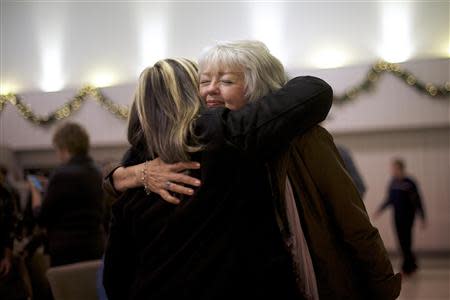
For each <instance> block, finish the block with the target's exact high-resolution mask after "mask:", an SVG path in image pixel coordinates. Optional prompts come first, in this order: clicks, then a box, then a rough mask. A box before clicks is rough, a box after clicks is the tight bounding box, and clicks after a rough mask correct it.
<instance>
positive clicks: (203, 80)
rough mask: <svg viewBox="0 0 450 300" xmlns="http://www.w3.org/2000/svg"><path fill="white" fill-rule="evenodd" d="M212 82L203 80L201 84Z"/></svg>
mask: <svg viewBox="0 0 450 300" xmlns="http://www.w3.org/2000/svg"><path fill="white" fill-rule="evenodd" d="M210 82H211V80H201V81H200V84H209V83H210Z"/></svg>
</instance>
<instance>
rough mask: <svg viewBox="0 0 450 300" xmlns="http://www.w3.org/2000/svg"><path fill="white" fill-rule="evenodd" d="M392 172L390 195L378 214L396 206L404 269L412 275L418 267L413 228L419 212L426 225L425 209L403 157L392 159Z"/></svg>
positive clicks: (396, 225) (395, 219) (395, 213)
mask: <svg viewBox="0 0 450 300" xmlns="http://www.w3.org/2000/svg"><path fill="white" fill-rule="evenodd" d="M391 172H392V180H391V182H390V183H389V190H388V195H387V197H386V200H385V202H384V203H383V204H382V205H381V207H380V208H379V210H378V211H377V214H376V215H377V216H378V215H380V214H381V213H382V212H383V211H384V210H385V209H386V208H388V207H390V206H392V207H393V208H394V223H395V229H396V233H397V238H398V243H399V245H400V249H401V253H402V256H403V263H402V271H403V273H404V274H405V275H411V274H413V273H414V272H416V270H417V268H418V267H417V262H416V256H415V255H414V252H413V251H412V229H413V226H414V220H415V217H416V215H417V214H419V216H420V217H421V219H422V225H423V227H425V224H426V223H425V222H426V221H425V220H426V219H425V210H424V208H423V204H422V197H421V196H420V192H419V188H418V186H417V184H416V182H415V181H414V180H413V179H412V178H411V177H409V176H406V174H405V163H404V161H403V160H402V159H395V160H393V161H392V165H391Z"/></svg>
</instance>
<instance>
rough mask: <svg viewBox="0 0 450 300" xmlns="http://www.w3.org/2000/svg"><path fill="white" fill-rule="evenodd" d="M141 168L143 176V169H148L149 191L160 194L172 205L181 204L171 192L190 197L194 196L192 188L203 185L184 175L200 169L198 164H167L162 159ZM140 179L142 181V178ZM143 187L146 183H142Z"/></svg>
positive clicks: (147, 183)
mask: <svg viewBox="0 0 450 300" xmlns="http://www.w3.org/2000/svg"><path fill="white" fill-rule="evenodd" d="M140 166H141V174H142V168H146V176H145V182H146V185H147V188H148V190H150V191H151V192H153V193H157V194H159V195H160V196H161V197H162V198H163V199H164V200H165V201H167V202H169V203H172V204H179V203H180V199H178V198H176V197H175V196H173V195H172V194H171V193H170V192H173V193H178V194H183V195H188V196H190V195H192V194H194V190H193V189H192V188H191V187H199V186H200V184H201V182H200V180H198V179H197V178H194V177H191V176H189V175H186V174H183V172H184V171H187V170H193V169H199V168H200V164H199V163H198V162H179V163H174V164H166V163H164V162H163V161H162V160H161V159H159V158H156V159H154V160H151V161H149V162H147V163H143V164H141V165H140ZM140 178H141V180H142V177H140ZM142 185H144V182H142ZM189 186H191V187H189Z"/></svg>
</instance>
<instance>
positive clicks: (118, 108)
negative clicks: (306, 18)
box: [0, 61, 450, 125]
mask: <svg viewBox="0 0 450 300" xmlns="http://www.w3.org/2000/svg"><path fill="white" fill-rule="evenodd" d="M387 73H390V74H392V75H394V76H396V77H398V78H400V79H401V80H403V81H404V82H405V83H406V84H407V85H409V86H411V87H414V88H415V89H416V90H418V91H419V92H421V93H423V94H425V95H427V96H429V97H431V98H447V97H448V96H450V82H446V83H445V85H443V86H439V85H434V84H425V83H424V82H422V81H420V80H418V79H417V78H416V77H415V76H414V75H413V74H412V73H410V72H408V71H406V70H403V69H401V68H400V66H399V65H397V64H392V63H388V62H385V61H380V62H378V63H376V64H374V65H373V66H372V68H371V69H370V70H369V72H368V73H367V75H366V78H365V80H364V81H363V82H361V83H360V84H358V85H357V86H354V87H352V88H350V89H348V90H347V91H346V92H345V93H344V94H343V95H340V96H335V98H334V103H337V104H341V103H346V102H349V101H351V100H354V99H355V98H356V97H357V96H359V95H360V94H361V93H363V92H366V91H369V90H371V89H373V88H374V87H375V84H376V83H377V82H378V80H379V79H380V77H381V76H382V75H383V74H387ZM89 96H92V97H93V98H94V100H95V101H97V102H98V103H99V104H100V105H102V106H103V107H104V108H105V109H107V110H108V111H109V112H111V113H112V114H114V115H115V116H116V117H118V118H120V119H127V117H128V107H127V106H124V105H120V104H117V103H115V102H113V101H111V100H109V99H107V98H106V97H105V96H104V95H103V94H102V93H101V91H100V89H98V88H95V87H92V86H85V87H83V88H82V89H81V90H79V91H78V93H77V94H76V95H75V96H74V97H73V99H71V100H69V101H68V102H67V103H65V104H63V105H62V106H61V107H59V108H58V109H57V110H55V111H54V112H52V113H50V114H48V115H47V116H39V115H36V114H35V113H34V112H33V110H32V109H31V108H30V106H29V105H27V104H25V103H23V102H22V100H21V99H20V97H19V96H18V95H15V94H8V95H1V96H0V112H2V111H3V109H4V107H5V105H6V104H7V103H10V104H12V105H14V106H15V107H16V108H17V110H18V111H19V113H20V114H21V115H22V116H23V118H24V119H26V120H28V121H30V122H32V123H34V124H36V125H50V124H52V123H54V122H55V121H58V120H62V119H64V118H67V117H69V116H70V115H72V114H73V113H74V112H76V111H77V110H79V109H80V107H81V105H82V104H83V103H84V102H85V101H86V99H87V98H88V97H89Z"/></svg>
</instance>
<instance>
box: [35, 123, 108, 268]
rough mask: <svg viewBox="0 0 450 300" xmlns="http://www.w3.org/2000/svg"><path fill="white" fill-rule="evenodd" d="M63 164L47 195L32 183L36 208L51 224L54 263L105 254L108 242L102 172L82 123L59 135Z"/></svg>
mask: <svg viewBox="0 0 450 300" xmlns="http://www.w3.org/2000/svg"><path fill="white" fill-rule="evenodd" d="M53 144H54V146H55V150H56V153H57V156H58V158H59V160H60V162H61V163H62V164H61V165H60V166H59V167H57V168H56V169H55V170H54V172H53V173H52V175H51V176H50V178H49V180H48V185H47V187H46V189H45V192H44V195H43V197H42V196H41V193H40V192H39V190H38V189H37V187H36V185H34V184H32V185H31V187H32V188H31V190H32V205H33V212H34V213H35V215H36V216H37V217H38V222H39V223H40V225H41V226H42V227H44V228H45V229H46V232H47V237H48V244H49V254H50V259H51V266H59V265H65V264H71V263H76V262H80V261H87V260H95V259H100V258H101V256H102V254H103V250H104V242H105V231H104V224H103V222H104V217H103V214H104V204H103V201H104V198H103V191H102V174H101V172H100V170H99V169H98V167H97V166H96V165H95V164H94V161H93V160H92V158H91V157H90V156H89V136H88V133H87V132H86V130H85V129H84V128H83V127H82V126H80V125H79V124H76V123H65V124H63V125H62V126H60V127H58V128H57V129H56V131H55V133H54V135H53Z"/></svg>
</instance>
